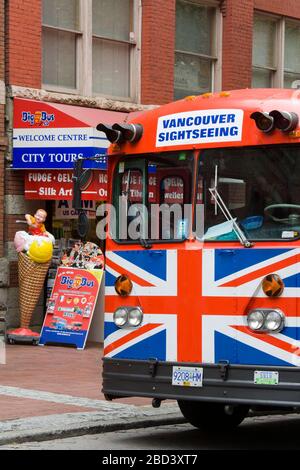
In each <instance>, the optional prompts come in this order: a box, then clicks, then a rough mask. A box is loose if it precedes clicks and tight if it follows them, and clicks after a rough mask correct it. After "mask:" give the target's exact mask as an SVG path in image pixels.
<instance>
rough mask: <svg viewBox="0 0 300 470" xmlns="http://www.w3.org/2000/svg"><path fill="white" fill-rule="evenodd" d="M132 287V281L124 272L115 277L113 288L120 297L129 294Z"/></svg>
mask: <svg viewBox="0 0 300 470" xmlns="http://www.w3.org/2000/svg"><path fill="white" fill-rule="evenodd" d="M132 287H133V286H132V282H131V280H130V279H129V277H128V276H127V275H126V274H121V276H119V277H118V278H117V279H116V282H115V290H116V292H117V294H119V295H121V296H122V297H126V296H127V295H130V294H131V291H132Z"/></svg>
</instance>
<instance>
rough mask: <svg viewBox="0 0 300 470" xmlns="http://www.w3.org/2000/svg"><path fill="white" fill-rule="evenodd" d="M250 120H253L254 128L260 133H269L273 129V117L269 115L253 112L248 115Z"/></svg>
mask: <svg viewBox="0 0 300 470" xmlns="http://www.w3.org/2000/svg"><path fill="white" fill-rule="evenodd" d="M250 118H251V119H254V121H255V124H256V127H257V128H258V129H259V130H260V131H262V132H271V131H272V130H273V129H274V127H275V123H274V117H273V116H271V115H269V113H261V112H260V111H255V112H254V113H252V114H251V115H250Z"/></svg>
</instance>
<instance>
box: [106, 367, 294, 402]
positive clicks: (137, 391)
mask: <svg viewBox="0 0 300 470" xmlns="http://www.w3.org/2000/svg"><path fill="white" fill-rule="evenodd" d="M179 366H181V367H197V368H203V381H202V385H201V386H178V385H172V371H173V367H179ZM255 371H271V372H278V383H277V384H276V385H269V384H257V383H255V380H254V376H255ZM102 391H103V393H104V395H105V397H106V399H108V400H112V399H115V398H121V397H149V398H157V399H159V400H165V399H170V400H194V401H202V402H205V401H206V402H219V403H226V404H248V405H253V406H255V405H257V406H275V407H300V368H298V367H271V366H252V365H233V364H228V363H227V362H226V361H224V362H220V363H218V364H198V363H178V362H176V363H175V362H174V363H173V362H161V361H157V360H156V359H149V360H147V361H146V360H129V359H112V358H103V389H102Z"/></svg>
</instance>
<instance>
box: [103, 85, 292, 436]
mask: <svg viewBox="0 0 300 470" xmlns="http://www.w3.org/2000/svg"><path fill="white" fill-rule="evenodd" d="M296 95H297V96H296ZM298 95H299V96H300V93H299V92H298V91H296V92H295V91H291V90H275V91H274V90H238V91H232V92H230V93H221V94H211V95H202V96H199V97H188V98H186V99H183V100H180V101H177V102H175V103H171V104H169V105H165V106H162V107H160V108H158V109H156V110H152V111H148V112H146V113H143V114H141V115H140V116H138V117H136V118H135V119H134V120H133V121H132V122H131V123H130V124H125V125H124V124H116V125H114V126H112V127H110V126H105V125H103V124H101V125H99V126H98V128H99V130H102V131H104V132H105V133H106V135H107V136H108V138H109V139H110V140H111V141H112V142H113V144H112V146H111V148H110V155H109V181H110V205H109V208H108V210H109V215H110V219H109V230H108V237H107V242H106V291H105V292H106V300H105V327H104V335H105V342H104V358H103V391H104V394H105V396H106V398H107V399H114V398H120V397H128V396H142V397H151V398H153V399H154V403H155V405H157V404H159V403H160V401H161V400H165V399H174V400H177V401H178V404H179V407H180V409H181V411H182V413H183V415H184V416H185V417H186V418H187V419H188V421H189V422H191V423H192V424H194V425H195V426H197V427H203V426H204V427H205V428H207V427H208V426H210V425H211V424H213V425H215V424H216V420H217V422H218V425H219V426H221V425H226V426H232V425H237V424H239V423H240V422H241V421H242V420H243V418H244V417H245V416H246V415H247V413H248V410H249V408H250V407H251V408H255V407H264V408H266V407H267V408H268V409H270V408H271V407H273V408H274V407H277V408H278V407H280V408H285V410H288V409H293V408H294V407H298V406H300V399H299V398H298V396H300V395H299V393H298V391H300V386H299V385H298V384H299V383H300V372H299V369H298V368H299V364H300V363H299V346H298V335H299V330H298V315H297V312H298V310H299V308H298V303H299V300H298V298H299V295H298V292H299V291H298V288H299V274H298V271H299V269H298V267H299V253H300V252H299V248H300V243H299V238H300V183H299V181H300V172H299V169H300V147H299V138H300V132H299V130H297V129H298V112H299V113H300V106H299V104H298V101H299V100H298V101H297V99H298ZM296 98H297V99H296ZM212 418H215V420H214V419H212Z"/></svg>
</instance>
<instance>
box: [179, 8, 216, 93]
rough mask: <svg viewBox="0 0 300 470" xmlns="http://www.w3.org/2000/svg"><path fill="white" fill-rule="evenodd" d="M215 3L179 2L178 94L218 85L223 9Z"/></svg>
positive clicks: (204, 89) (206, 90)
mask: <svg viewBox="0 0 300 470" xmlns="http://www.w3.org/2000/svg"><path fill="white" fill-rule="evenodd" d="M212 5H214V4H213V3H210V2H209V3H207V2H206V3H196V2H194V3H191V2H189V1H185V0H177V2H176V44H175V77H174V82H175V83H174V97H175V99H180V98H183V97H184V96H188V95H195V94H201V93H205V92H208V91H212V90H214V89H216V88H218V87H219V86H220V85H219V77H217V76H216V75H217V74H218V73H219V71H218V68H217V66H218V65H219V64H218V54H219V53H220V50H221V45H220V18H221V15H220V12H219V11H218V10H217V8H216V7H215V6H212Z"/></svg>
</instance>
